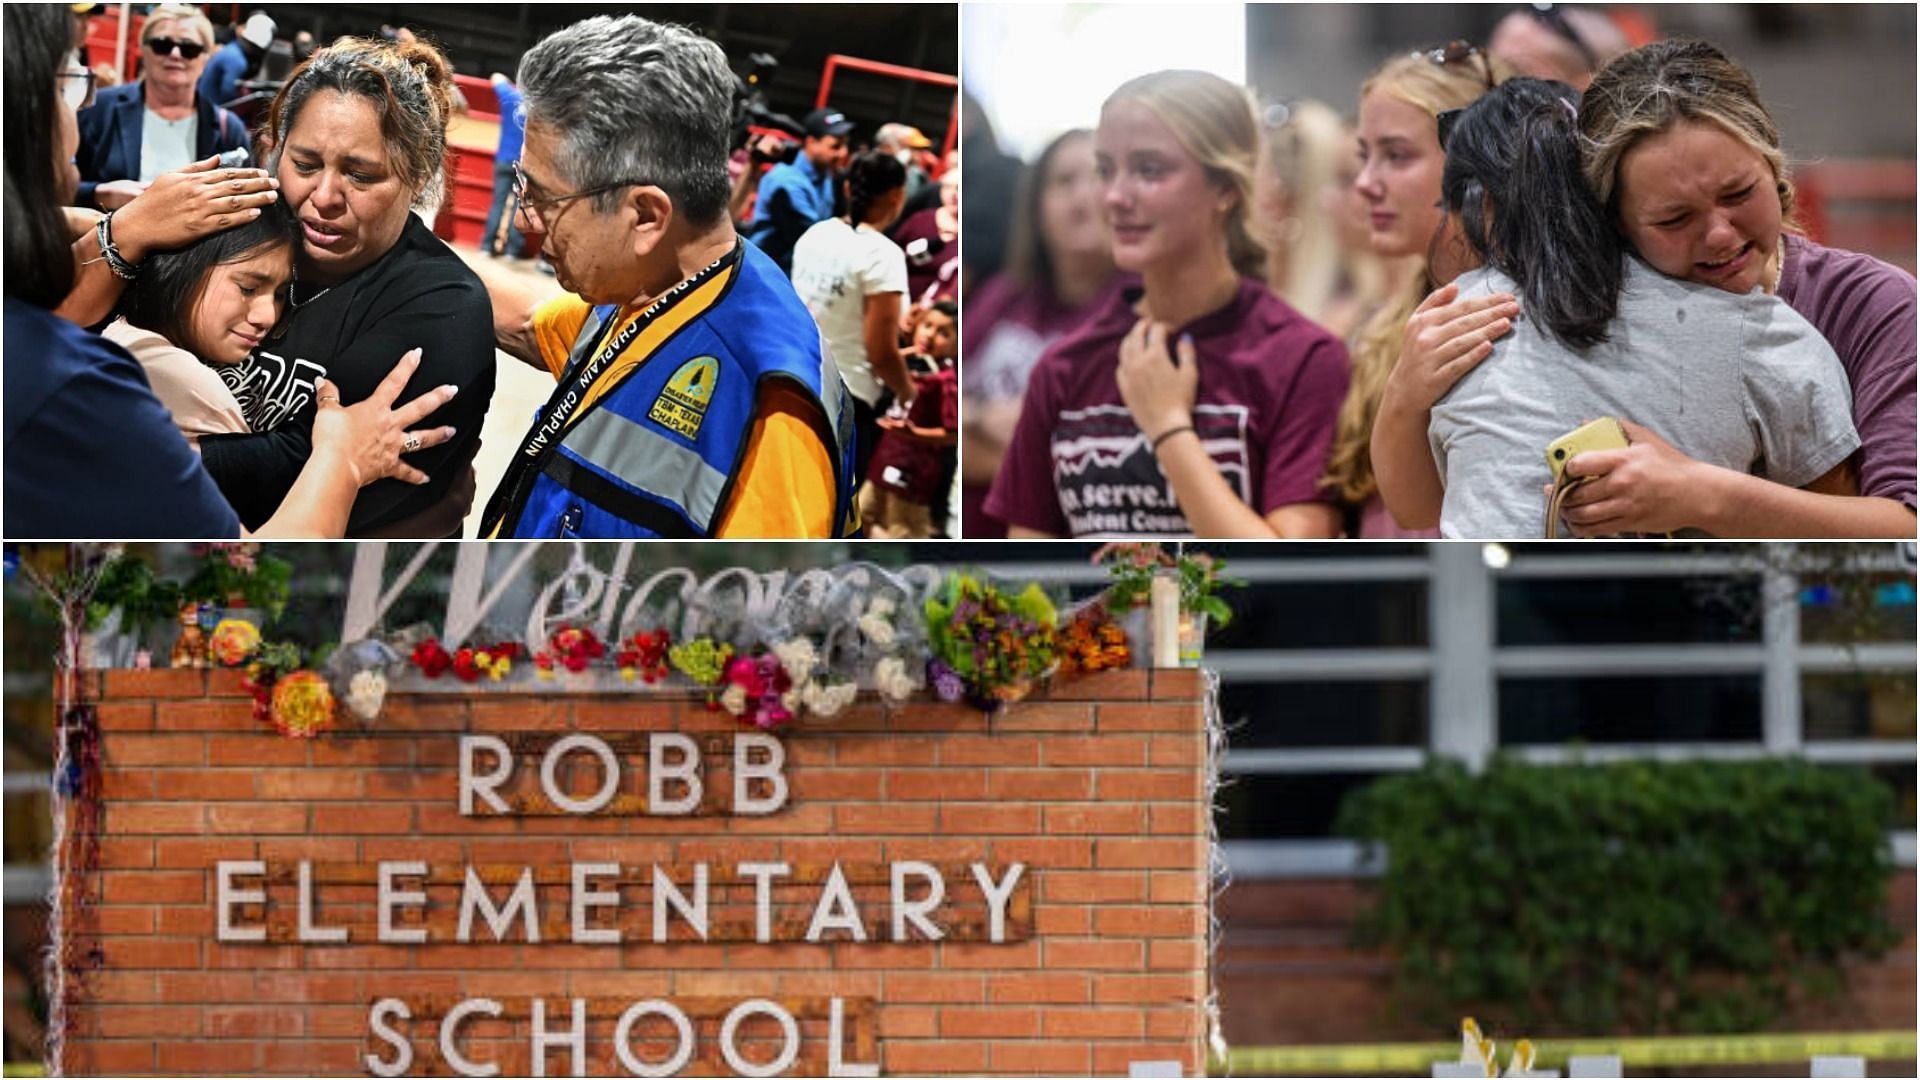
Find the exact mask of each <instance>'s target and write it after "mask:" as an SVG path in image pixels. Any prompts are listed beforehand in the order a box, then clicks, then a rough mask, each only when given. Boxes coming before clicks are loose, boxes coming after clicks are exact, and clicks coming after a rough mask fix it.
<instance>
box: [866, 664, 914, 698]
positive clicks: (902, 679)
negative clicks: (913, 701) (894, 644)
mask: <svg viewBox="0 0 1920 1080" xmlns="http://www.w3.org/2000/svg"><path fill="white" fill-rule="evenodd" d="M873 685H874V689H876V690H878V691H880V696H881V697H884V698H886V699H887V700H888V701H892V702H901V701H905V700H907V699H908V698H910V697H912V696H913V691H914V680H913V676H911V675H909V674H908V673H907V664H906V661H904V660H902V659H900V658H899V657H897V656H888V657H884V658H882V659H881V661H880V662H879V663H878V664H875V665H874V666H873Z"/></svg>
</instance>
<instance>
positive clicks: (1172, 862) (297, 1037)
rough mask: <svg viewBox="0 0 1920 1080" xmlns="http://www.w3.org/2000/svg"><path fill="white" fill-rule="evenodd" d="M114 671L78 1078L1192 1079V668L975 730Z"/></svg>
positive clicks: (85, 931)
mask: <svg viewBox="0 0 1920 1080" xmlns="http://www.w3.org/2000/svg"><path fill="white" fill-rule="evenodd" d="M90 677H93V678H97V679H99V683H98V684H97V687H96V689H97V690H98V692H99V697H98V700H99V701H100V708H99V717H100V726H101V731H102V737H101V760H102V777H103V781H102V792H103V800H102V806H101V809H100V828H99V836H100V841H99V867H100V870H99V872H98V873H97V874H96V875H93V876H92V878H91V879H90V880H89V883H88V887H87V888H86V890H85V895H84V899H83V900H81V901H77V902H75V903H74V904H72V905H71V906H70V907H69V908H68V910H67V911H65V913H64V915H65V932H66V934H67V935H69V937H70V938H71V939H72V940H73V941H74V942H75V943H76V944H77V945H79V948H78V949H76V950H73V951H72V952H70V953H69V955H74V956H80V957H86V958H88V959H87V960H86V961H85V962H83V963H82V964H81V965H80V968H81V970H78V971H76V972H75V973H74V974H73V976H72V977H71V978H72V980H73V985H74V988H73V990H72V994H73V997H72V998H71V1000H72V1005H71V1007H70V1009H69V1012H68V1032H67V1044H66V1046H67V1048H66V1054H65V1065H66V1068H67V1071H68V1072H70V1073H72V1074H76V1075H83V1074H100V1073H114V1074H122V1073H172V1074H261V1073H266V1074H274V1073H278V1074H326V1075H354V1074H362V1075H376V1076H404V1075H419V1076H426V1075H436V1076H446V1075H470V1076H489V1075H507V1076H511V1075H529V1074H530V1075H534V1076H541V1075H548V1076H567V1075H573V1076H580V1075H598V1076H619V1075H636V1076H670V1075H688V1076H697V1075H709V1076H711V1075H718V1076H730V1075H738V1076H774V1075H841V1076H863V1075H865V1076H870V1075H875V1074H876V1073H878V1074H941V1073H970V1074H971V1073H1001V1074H1035V1073H1055V1074H1082V1073H1105V1074H1125V1073H1126V1072H1127V1070H1128V1068H1129V1066H1130V1065H1131V1064H1133V1063H1135V1062H1145V1061H1159V1062H1177V1063H1178V1065H1179V1068H1180V1069H1181V1071H1182V1072H1183V1073H1184V1074H1185V1075H1190V1076H1191V1075H1197V1074H1198V1072H1199V1070H1200V1069H1201V1068H1202V1066H1203V1063H1204V1060H1205V1057H1204V1048H1203V1041H1204V1040H1203V1032H1204V1019H1203V1011H1204V1002H1205V999H1206V989H1205V987H1206V976H1205V958H1206V934H1207V893H1208V879H1207V862H1208V849H1207V844H1208V841H1207V814H1206V810H1205V806H1204V786H1205V785H1204V782H1203V779H1202V770H1203V768H1204V762H1205V759H1204V754H1205V720H1204V715H1203V713H1204V710H1203V707H1202V701H1201V700H1200V699H1201V695H1202V693H1203V688H1202V687H1203V684H1202V683H1201V682H1200V681H1199V680H1198V679H1196V678H1195V673H1194V672H1182V671H1158V672H1152V673H1149V672H1144V671H1140V672H1117V673H1113V672H1110V673H1104V674H1101V675H1098V676H1093V677H1090V678H1087V679H1084V680H1079V681H1076V682H1067V683H1063V684H1061V685H1058V686H1056V687H1054V689H1053V691H1052V693H1051V695H1050V696H1048V697H1045V698H1044V699H1039V700H1031V701H1028V702H1025V703H1022V704H1019V705H1016V706H1013V707H1010V708H1009V709H1007V710H1006V711H1005V712H1003V713H1001V714H1000V715H998V716H995V717H991V718H989V717H985V716H983V715H982V714H980V713H979V712H976V711H973V710H971V709H969V708H967V707H966V706H962V705H942V704H938V703H934V702H931V701H919V702H914V703H910V704H908V705H906V706H904V707H900V708H894V709H889V708H887V707H885V706H883V705H882V704H880V703H878V702H877V701H867V700H864V699H863V700H862V701H861V702H860V703H859V704H857V705H855V706H854V707H853V708H851V709H849V710H848V711H847V712H846V713H843V714H842V715H841V716H839V717H836V718H835V719H833V720H832V721H830V722H816V723H813V724H811V725H809V726H808V727H806V728H804V729H801V730H796V731H791V732H787V733H783V734H781V735H778V736H774V735H766V734H761V733H758V732H755V731H753V730H751V729H746V728H742V727H741V726H739V725H738V724H737V722H735V721H733V720H732V719H731V718H730V717H728V716H727V715H725V714H724V713H713V712H709V711H708V710H707V709H706V708H705V706H704V702H703V701H702V700H701V699H700V698H698V697H697V696H686V695H675V694H669V693H654V692H645V693H642V692H636V691H627V692H620V691H611V690H610V691H607V692H596V693H579V694H551V693H548V694H541V693H534V692H521V691H514V690H503V691H497V692H496V691H478V692H475V691H471V690H466V688H463V690H466V692H463V693H453V694H450V693H446V692H444V691H442V692H431V693H430V692H424V691H423V690H419V689H415V690H412V691H409V689H408V687H409V685H413V686H416V687H417V686H418V685H419V684H408V683H406V682H404V681H402V682H400V683H397V684H396V688H395V692H394V693H393V694H392V695H390V696H389V698H388V700H387V706H386V709H385V712H384V714H383V715H382V716H381V718H380V720H379V721H378V723H377V724H376V725H375V726H374V727H373V728H372V729H370V730H365V731H350V732H337V733H333V734H330V735H327V736H323V737H321V738H319V739H316V740H312V741H297V740H289V739H285V738H282V737H280V736H279V735H277V734H276V733H274V732H273V731H272V730H271V729H270V728H268V727H266V726H265V725H262V724H259V723H257V722H256V721H255V720H254V719H253V718H252V716H251V709H250V706H251V702H250V700H249V699H248V697H247V696H246V695H245V694H244V692H243V691H242V690H241V689H240V686H239V683H238V680H237V678H235V677H234V676H233V673H229V672H213V673H207V672H197V671H153V672H146V671H110V672H104V673H100V674H98V675H95V676H90Z"/></svg>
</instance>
